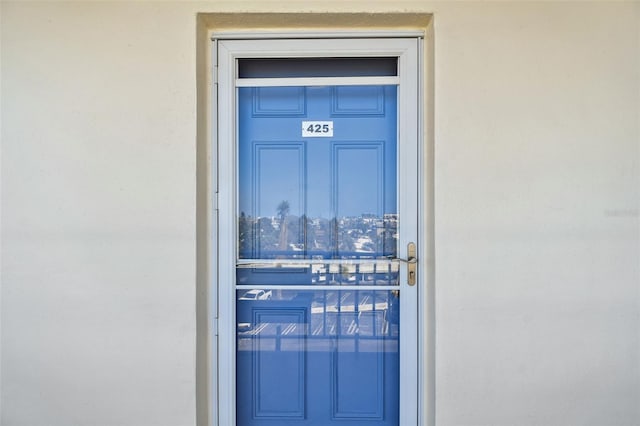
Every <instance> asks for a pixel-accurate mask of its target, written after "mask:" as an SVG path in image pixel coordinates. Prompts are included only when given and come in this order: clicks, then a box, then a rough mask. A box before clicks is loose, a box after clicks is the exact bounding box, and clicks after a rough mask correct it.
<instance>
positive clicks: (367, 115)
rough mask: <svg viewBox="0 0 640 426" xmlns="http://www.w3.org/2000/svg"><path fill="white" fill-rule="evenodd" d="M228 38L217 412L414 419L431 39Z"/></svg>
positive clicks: (259, 421) (259, 422) (339, 419)
mask: <svg viewBox="0 0 640 426" xmlns="http://www.w3.org/2000/svg"><path fill="white" fill-rule="evenodd" d="M217 46H218V48H217V52H216V53H217V55H218V56H217V57H218V61H219V71H218V73H219V82H218V95H219V103H218V126H219V132H218V141H217V143H218V167H217V169H218V172H219V173H218V192H219V196H218V200H219V206H218V207H219V224H218V256H219V258H218V280H217V283H215V285H216V287H217V300H216V304H217V309H218V342H217V343H218V344H217V348H218V354H217V355H218V357H217V362H218V365H217V367H218V368H217V372H218V389H217V395H218V399H219V401H218V402H217V409H216V410H215V411H216V412H217V413H218V420H219V424H220V425H237V426H263V425H279V426H289V425H290V426H294V425H296V426H297V425H309V426H312V425H329V424H334V423H337V424H339V423H344V421H348V422H349V424H351V425H359V424H360V425H372V426H373V425H378V426H399V425H402V426H409V425H416V424H417V413H418V407H417V394H418V390H417V387H418V384H417V379H416V378H417V376H418V374H417V371H418V365H417V347H418V346H417V339H418V330H417V309H418V306H417V300H418V298H417V286H416V285H415V283H416V282H417V279H416V278H417V277H416V274H417V273H418V271H419V268H418V267H417V264H416V263H414V260H415V258H416V252H417V253H419V252H420V249H419V247H417V243H418V241H417V235H418V230H417V219H418V211H417V209H418V204H417V199H418V189H417V188H418V182H417V176H418V154H417V152H418V150H417V143H418V137H417V134H418V131H417V129H418V124H417V123H418V120H417V110H418V108H417V105H418V101H417V90H416V88H417V75H418V74H417V46H418V42H417V40H416V39H348V40H339V41H338V40H224V41H218V43H217ZM411 245H413V246H414V247H416V248H415V249H410V247H411ZM410 250H413V251H410ZM403 258H404V259H405V260H411V262H406V261H403V260H401V259H403Z"/></svg>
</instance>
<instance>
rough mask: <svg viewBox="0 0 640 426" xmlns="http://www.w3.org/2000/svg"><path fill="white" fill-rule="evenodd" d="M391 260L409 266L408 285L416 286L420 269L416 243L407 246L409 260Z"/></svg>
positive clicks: (397, 258)
mask: <svg viewBox="0 0 640 426" xmlns="http://www.w3.org/2000/svg"><path fill="white" fill-rule="evenodd" d="M391 260H397V261H400V262H402V263H406V264H407V284H409V285H411V286H413V285H416V274H417V269H418V258H417V257H416V243H409V244H407V258H406V259H403V258H401V257H394V258H391Z"/></svg>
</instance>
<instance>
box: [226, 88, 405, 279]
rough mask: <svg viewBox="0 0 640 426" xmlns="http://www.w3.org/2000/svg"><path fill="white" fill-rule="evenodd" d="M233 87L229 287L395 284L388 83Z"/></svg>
mask: <svg viewBox="0 0 640 426" xmlns="http://www.w3.org/2000/svg"><path fill="white" fill-rule="evenodd" d="M238 90H239V93H238V98H239V103H238V104H239V120H238V121H239V128H238V134H239V143H238V159H239V176H238V182H239V194H238V204H239V205H238V212H239V215H238V268H237V273H236V277H237V283H238V284H241V285H262V284H278V285H287V284H290V285H311V284H323V285H345V284H352V285H355V284H359V285H397V284H398V270H399V268H398V263H397V262H396V261H393V260H391V259H393V258H395V257H396V254H397V237H398V214H397V188H396V186H397V179H396V173H397V170H396V169H397V156H396V152H397V127H396V121H397V119H396V115H397V111H396V110H397V108H396V103H397V95H396V86H333V87H332V86H323V87H243V88H240V89H238ZM274 268H278V269H277V270H274ZM284 272H287V273H286V274H284Z"/></svg>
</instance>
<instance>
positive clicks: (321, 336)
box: [237, 290, 399, 351]
mask: <svg viewBox="0 0 640 426" xmlns="http://www.w3.org/2000/svg"><path fill="white" fill-rule="evenodd" d="M289 293H290V294H289V295H295V294H299V292H296V291H290V292H289ZM303 293H306V294H309V295H311V294H313V295H315V296H314V297H313V299H309V303H308V304H307V305H306V306H307V307H306V308H305V310H306V311H307V312H309V314H310V315H309V316H308V317H306V316H305V317H306V319H305V320H304V321H302V322H297V321H294V322H292V321H278V320H276V321H256V322H255V323H242V322H241V321H242V320H240V322H239V323H238V330H237V331H238V338H239V339H245V341H246V339H260V342H261V343H260V345H261V347H263V348H270V349H269V350H273V348H274V344H275V350H280V347H281V339H285V340H286V339H289V341H290V342H291V343H290V344H291V345H295V344H296V343H295V341H299V339H300V337H304V339H305V340H306V341H307V342H308V344H309V345H311V347H315V348H317V349H323V350H324V349H327V348H326V347H324V346H323V345H326V344H329V343H322V342H334V343H335V342H338V341H339V342H340V344H342V345H346V347H353V349H354V350H356V351H358V350H359V347H360V344H361V341H362V343H363V344H365V345H367V343H364V342H366V341H372V340H378V339H382V340H387V339H391V340H393V339H397V338H398V331H399V330H398V323H399V318H398V315H397V313H398V307H399V306H398V299H397V295H396V294H395V293H396V292H395V291H361V290H356V291H343V290H335V291H334V290H324V291H314V292H311V293H310V292H308V291H306V290H305V291H303ZM311 300H313V301H311ZM238 303H243V304H244V303H248V305H243V308H244V309H245V310H247V309H248V310H247V311H246V312H260V313H266V312H281V309H282V303H283V301H279V300H262V301H243V300H240V301H239V302H238ZM291 306H295V307H296V309H298V306H300V305H299V304H297V303H294V304H292V305H291ZM273 315H276V314H273ZM268 316H271V315H268ZM259 317H260V315H255V314H253V315H251V318H253V320H254V321H255V319H256V318H259ZM247 319H248V318H247ZM274 339H275V340H274ZM296 339H298V340H296ZM274 342H275V343H274ZM314 342H315V343H314ZM349 342H351V343H349ZM331 344H333V343H331ZM264 345H266V346H264ZM241 346H243V345H239V349H240V347H241ZM244 346H245V347H244V350H250V349H249V348H247V347H246V344H245V345H244Z"/></svg>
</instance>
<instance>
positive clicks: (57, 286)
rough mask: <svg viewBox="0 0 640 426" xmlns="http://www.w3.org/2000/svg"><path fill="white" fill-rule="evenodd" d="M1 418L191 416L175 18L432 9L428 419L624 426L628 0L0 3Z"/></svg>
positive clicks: (96, 421) (627, 422)
mask: <svg viewBox="0 0 640 426" xmlns="http://www.w3.org/2000/svg"><path fill="white" fill-rule="evenodd" d="M0 8H1V9H0V10H1V12H0V19H1V22H0V24H1V33H0V36H1V39H0V41H1V46H0V47H1V57H0V60H1V62H0V64H1V82H0V83H1V96H2V103H1V110H0V111H1V117H0V123H1V124H2V125H1V127H0V129H1V136H2V141H1V142H2V147H1V148H2V157H1V161H2V163H1V167H2V170H1V172H2V175H1V177H2V183H1V185H2V186H1V196H2V199H1V202H2V211H1V219H2V227H1V230H0V231H1V237H2V242H1V244H2V246H1V255H2V259H1V263H0V265H1V266H2V275H1V279H2V281H1V286H2V287H1V296H0V301H1V309H2V312H1V323H0V324H1V327H2V329H1V331H2V335H1V356H2V362H1V370H0V371H1V385H2V388H1V398H0V404H1V409H2V413H1V417H0V424H1V425H2V426H14V425H25V426H41V425H52V426H53V425H61V426H71V425H79V426H86V425H96V426H107V425H131V426H144V425H155V426H158V425H163V426H183V425H184V426H188V425H194V424H195V418H196V408H195V401H196V376H195V356H196V345H195V340H196V316H195V301H196V288H195V279H196V278H195V277H196V244H195V238H196V221H195V217H196V206H195V197H196V187H195V183H196V13H197V12H217V11H223V12H238V11H254V12H261V11H302V12H305V11H320V12H322V11H333V12H342V11H353V12H357V11H367V12H372V11H380V12H384V11H387V12H388V11H395V12H407V11H416V12H423V13H434V32H435V46H434V47H435V50H434V52H435V55H434V61H435V93H436V95H435V123H436V126H435V130H434V135H435V170H434V174H435V181H434V189H435V205H434V213H435V250H436V265H435V266H436V275H435V288H436V293H435V304H436V326H435V329H436V341H435V351H436V364H435V381H436V402H435V407H436V414H435V415H436V424H437V425H438V426H454V425H457V426H461V425H504V426H511V425H516V424H517V425H545V426H546V425H559V426H568V425H575V426H583V425H584V426H586V425H593V426H605V425H606V426H615V425H618V426H634V425H638V424H640V408H639V406H640V404H638V401H640V204H639V203H640V202H639V200H640V124H639V123H640V3H637V2H635V3H631V2H629V3H609V2H603V3H550V2H541V3H523V2H513V3H503V2H500V3H485V2H483V3H440V2H421V1H396V2H383V1H372V0H369V1H362V2H360V1H353V2H338V1H333V2H331V1H329V2H327V1H305V2H302V1H298V2H291V1H290V2H283V1H262V2H259V1H235V2H226V1H211V2H201V3H190V2H144V3H115V2H113V3H112V2H83V3H51V2H47V3H33V2H16V3H12V2H2V3H0Z"/></svg>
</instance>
